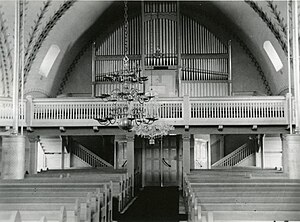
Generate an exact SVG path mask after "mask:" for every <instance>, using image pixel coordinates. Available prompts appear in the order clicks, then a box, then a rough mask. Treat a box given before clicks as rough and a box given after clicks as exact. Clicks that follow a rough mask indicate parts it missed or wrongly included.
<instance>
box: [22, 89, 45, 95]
mask: <svg viewBox="0 0 300 222" xmlns="http://www.w3.org/2000/svg"><path fill="white" fill-rule="evenodd" d="M35 93H39V94H42V95H44V96H43V97H50V94H49V93H48V92H47V91H46V90H44V89H40V88H30V89H26V90H25V91H24V97H26V96H28V95H31V94H35Z"/></svg>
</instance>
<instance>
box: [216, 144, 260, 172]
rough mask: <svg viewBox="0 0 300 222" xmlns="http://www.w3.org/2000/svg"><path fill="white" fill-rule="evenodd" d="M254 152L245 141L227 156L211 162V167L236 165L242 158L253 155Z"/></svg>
mask: <svg viewBox="0 0 300 222" xmlns="http://www.w3.org/2000/svg"><path fill="white" fill-rule="evenodd" d="M254 152H255V151H254V150H253V149H252V148H251V147H250V146H249V145H248V144H247V143H245V144H243V145H242V146H240V147H239V148H237V149H236V150H234V151H233V152H231V153H230V154H228V155H227V156H225V157H223V158H222V159H220V160H218V161H217V162H215V163H214V164H212V168H217V167H232V166H236V165H238V164H239V163H241V162H242V161H243V160H244V159H246V158H248V157H249V156H251V155H253V154H254Z"/></svg>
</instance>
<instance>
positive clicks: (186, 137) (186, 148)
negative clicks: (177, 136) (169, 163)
mask: <svg viewBox="0 0 300 222" xmlns="http://www.w3.org/2000/svg"><path fill="white" fill-rule="evenodd" d="M182 149H183V150H182V168H183V173H190V171H191V166H190V159H191V135H190V134H183V135H182Z"/></svg>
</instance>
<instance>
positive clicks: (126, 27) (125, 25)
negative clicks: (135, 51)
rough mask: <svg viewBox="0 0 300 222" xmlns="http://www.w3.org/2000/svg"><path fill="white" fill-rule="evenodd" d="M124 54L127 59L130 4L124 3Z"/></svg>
mask: <svg viewBox="0 0 300 222" xmlns="http://www.w3.org/2000/svg"><path fill="white" fill-rule="evenodd" d="M124 38H125V40H124V51H125V52H124V53H125V57H127V55H128V3H127V1H124Z"/></svg>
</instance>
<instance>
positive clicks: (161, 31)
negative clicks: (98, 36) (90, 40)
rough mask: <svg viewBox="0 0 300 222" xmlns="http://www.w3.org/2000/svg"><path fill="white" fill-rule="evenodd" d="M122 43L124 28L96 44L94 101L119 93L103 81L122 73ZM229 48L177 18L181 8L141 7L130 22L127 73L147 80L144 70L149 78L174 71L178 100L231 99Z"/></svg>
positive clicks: (175, 4)
mask: <svg viewBox="0 0 300 222" xmlns="http://www.w3.org/2000/svg"><path fill="white" fill-rule="evenodd" d="M129 11H130V6H129ZM124 41H125V36H124V24H121V25H120V26H118V27H117V28H116V29H115V30H114V31H113V32H112V33H110V34H109V35H108V37H107V38H105V39H102V41H99V42H96V43H95V44H94V47H93V56H92V58H93V61H92V64H93V68H92V72H93V75H92V76H93V95H94V96H95V97H97V96H99V95H101V94H103V93H110V91H111V90H113V89H115V88H116V87H118V84H116V83H115V84H114V83H113V82H110V81H109V80H107V78H103V77H104V76H107V75H113V73H114V72H117V71H120V70H122V68H123V61H122V59H123V57H124V53H125V52H124ZM230 47H231V46H230V44H229V43H225V42H222V41H221V40H220V39H218V37H217V36H216V35H215V34H214V33H212V32H210V30H209V28H207V27H206V26H205V24H202V23H201V21H198V20H195V19H192V18H190V17H189V16H188V15H185V14H181V13H180V4H179V2H163V1H156V2H153V1H151V2H147V1H145V2H141V13H139V14H138V15H136V16H135V17H130V19H129V24H128V49H129V50H128V57H129V59H130V64H129V65H130V68H131V69H137V70H140V71H141V72H144V73H147V75H149V73H150V72H149V71H146V70H151V75H152V72H153V73H155V72H156V71H158V70H160V72H159V75H163V74H162V73H163V72H161V70H165V69H168V70H169V71H168V74H170V70H173V72H174V75H172V78H174V82H176V89H175V90H176V94H177V95H178V96H184V95H189V96H191V97H202V96H228V95H230V94H231V64H230V61H231V58H230V57H231V55H230V52H231V48H230ZM165 84H168V82H166V83H165ZM137 85H138V84H137ZM144 87H145V86H143V87H141V88H144ZM140 90H142V89H140Z"/></svg>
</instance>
